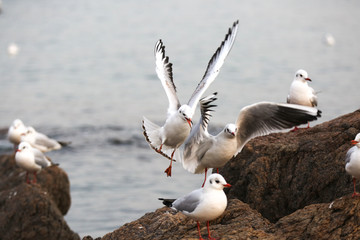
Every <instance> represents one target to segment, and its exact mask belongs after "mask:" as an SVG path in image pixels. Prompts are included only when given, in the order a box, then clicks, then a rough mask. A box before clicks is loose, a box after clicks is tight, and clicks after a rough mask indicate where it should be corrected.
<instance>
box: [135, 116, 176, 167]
mask: <svg viewBox="0 0 360 240" xmlns="http://www.w3.org/2000/svg"><path fill="white" fill-rule="evenodd" d="M142 123H143V124H142V128H143V130H144V131H143V134H144V136H145V139H146V141H147V142H148V143H149V145H150V147H151V148H152V149H154V150H155V151H156V152H157V153H159V154H161V155H163V156H164V157H166V158H167V159H169V160H171V157H170V156H171V154H172V151H173V149H169V148H167V147H166V146H163V147H162V148H161V151H159V149H160V146H161V139H160V129H161V127H160V126H159V125H157V124H155V123H153V122H151V121H150V120H149V119H147V118H145V117H144V119H143V121H142ZM179 157H180V156H179V155H178V153H177V151H175V154H174V157H173V161H174V162H175V161H176V160H175V159H178V158H179Z"/></svg>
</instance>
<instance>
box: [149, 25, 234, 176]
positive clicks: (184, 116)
mask: <svg viewBox="0 0 360 240" xmlns="http://www.w3.org/2000/svg"><path fill="white" fill-rule="evenodd" d="M238 23H239V21H236V22H235V23H234V24H233V26H232V27H231V28H230V29H229V31H228V33H227V34H226V36H225V40H224V41H222V43H221V45H220V47H219V48H218V49H217V50H216V52H215V53H214V55H213V56H212V58H211V59H210V61H209V63H208V66H207V69H206V71H205V74H204V76H203V78H202V80H201V81H200V83H199V84H198V86H197V87H196V89H195V91H194V93H193V94H192V96H191V98H190V100H189V101H188V103H187V104H183V105H181V104H180V101H179V99H178V97H177V95H176V88H175V84H174V81H173V73H172V64H171V63H170V62H169V57H168V56H165V46H164V45H163V42H162V41H161V40H159V41H158V42H157V43H156V45H155V60H156V73H157V75H158V78H159V79H160V80H161V83H162V86H163V88H164V90H165V93H166V95H167V97H168V101H169V107H168V110H167V118H166V121H165V124H164V125H163V126H158V125H157V124H155V123H153V122H151V121H150V120H148V119H147V118H145V117H144V119H143V124H142V127H143V130H144V136H145V139H146V140H147V142H148V143H149V145H150V146H151V148H153V149H154V150H155V151H156V152H158V153H160V154H162V155H163V156H166V157H167V158H169V159H170V165H169V167H168V168H167V169H166V170H165V173H166V174H167V176H171V168H172V161H173V157H174V153H175V151H176V150H177V149H178V148H179V147H180V145H181V144H183V142H184V141H185V139H186V138H187V137H188V135H189V133H190V130H191V128H192V121H191V119H192V117H193V115H194V112H195V109H196V106H197V104H198V102H199V100H200V98H201V96H202V94H203V93H204V92H205V90H206V89H207V88H208V87H209V85H210V84H211V83H212V82H213V81H214V80H215V78H216V76H217V75H218V74H219V71H220V68H221V66H222V65H223V63H224V61H225V58H226V57H227V55H228V54H229V52H230V50H231V48H232V46H233V43H234V41H235V36H236V33H237V28H238ZM169 155H170V156H169Z"/></svg>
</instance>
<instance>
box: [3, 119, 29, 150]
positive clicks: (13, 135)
mask: <svg viewBox="0 0 360 240" xmlns="http://www.w3.org/2000/svg"><path fill="white" fill-rule="evenodd" d="M26 131H27V128H26V127H25V125H24V123H23V122H22V121H21V120H20V119H15V120H14V121H13V122H12V124H11V126H10V127H9V130H8V133H7V138H8V140H9V141H10V142H11V143H12V144H14V149H15V151H16V149H17V147H18V145H19V143H20V142H21V135H22V134H24V133H26Z"/></svg>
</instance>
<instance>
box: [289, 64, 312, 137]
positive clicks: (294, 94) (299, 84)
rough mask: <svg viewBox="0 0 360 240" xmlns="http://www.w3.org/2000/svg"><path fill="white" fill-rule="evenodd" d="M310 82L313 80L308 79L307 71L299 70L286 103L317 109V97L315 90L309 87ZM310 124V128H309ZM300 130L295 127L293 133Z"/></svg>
mask: <svg viewBox="0 0 360 240" xmlns="http://www.w3.org/2000/svg"><path fill="white" fill-rule="evenodd" d="M308 81H310V82H311V79H310V78H309V77H308V73H307V72H306V71H305V70H302V69H300V70H298V71H297V72H296V73H295V77H294V80H293V82H292V83H291V86H290V91H289V94H288V96H287V99H286V102H287V103H292V104H299V105H303V106H308V107H317V104H318V102H317V96H316V92H315V90H314V89H313V88H312V87H310V86H309V85H308ZM309 126H310V125H309V123H308V127H309ZM297 129H298V128H297V127H295V128H294V130H293V131H296V130H297Z"/></svg>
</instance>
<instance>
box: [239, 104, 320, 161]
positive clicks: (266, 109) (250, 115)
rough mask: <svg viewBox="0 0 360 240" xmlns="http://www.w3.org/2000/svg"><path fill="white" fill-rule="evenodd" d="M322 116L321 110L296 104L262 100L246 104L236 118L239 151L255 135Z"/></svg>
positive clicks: (289, 126)
mask: <svg viewBox="0 0 360 240" xmlns="http://www.w3.org/2000/svg"><path fill="white" fill-rule="evenodd" d="M320 116H321V111H320V110H318V109H316V108H312V107H306V106H301V105H296V104H286V103H284V104H281V103H272V102H260V103H255V104H252V105H249V106H246V107H244V108H243V109H241V111H240V113H239V115H238V118H237V120H236V127H237V129H238V132H237V142H238V144H237V145H238V152H237V153H239V152H240V151H241V149H242V148H243V147H244V145H245V144H246V143H247V142H248V141H249V140H250V139H252V138H254V137H257V136H261V135H266V134H269V133H271V132H275V131H279V130H284V129H288V128H292V127H294V126H298V125H301V124H305V123H307V122H309V121H313V120H316V119H317V118H318V117H320ZM237 153H236V154H237Z"/></svg>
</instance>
